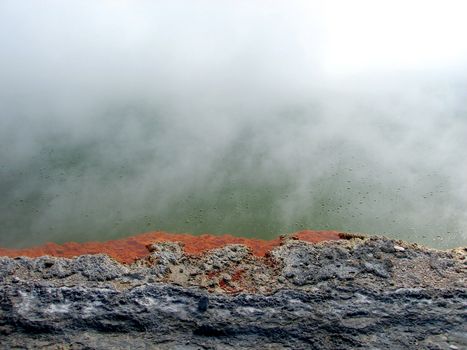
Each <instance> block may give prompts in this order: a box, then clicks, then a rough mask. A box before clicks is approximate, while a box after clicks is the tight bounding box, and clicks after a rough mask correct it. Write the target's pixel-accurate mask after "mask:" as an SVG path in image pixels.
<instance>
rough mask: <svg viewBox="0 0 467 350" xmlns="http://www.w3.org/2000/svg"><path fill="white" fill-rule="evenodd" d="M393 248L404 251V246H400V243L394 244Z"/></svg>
mask: <svg viewBox="0 0 467 350" xmlns="http://www.w3.org/2000/svg"><path fill="white" fill-rule="evenodd" d="M394 249H395V250H396V251H397V252H403V251H405V248H404V247H401V246H400V245H395V246H394Z"/></svg>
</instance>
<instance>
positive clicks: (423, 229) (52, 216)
mask: <svg viewBox="0 0 467 350" xmlns="http://www.w3.org/2000/svg"><path fill="white" fill-rule="evenodd" d="M145 125H146V124H145ZM111 130H112V131H111ZM154 130H155V129H154ZM114 132H115V129H113V128H109V129H106V131H105V132H104V133H103V134H101V135H100V138H99V141H96V140H95V139H94V140H92V139H91V140H90V141H88V142H83V140H79V142H70V140H69V139H68V138H67V137H66V136H63V135H56V136H55V137H48V138H47V139H46V140H45V139H44V140H43V141H41V145H42V147H41V148H40V149H37V150H35V151H34V152H33V155H32V156H31V157H30V158H27V159H26V160H23V161H22V162H17V161H14V160H12V161H11V163H10V165H12V164H14V167H13V166H6V165H5V164H4V165H2V166H1V167H0V171H1V177H0V178H1V187H0V191H1V193H2V198H3V200H2V202H1V203H0V221H1V223H2V225H1V234H0V245H2V246H8V247H25V246H31V245H34V244H40V243H43V242H47V241H54V242H59V243H60V242H66V241H78V242H79V241H86V240H108V239H115V238H120V237H125V236H128V235H131V234H136V233H141V232H146V231H152V230H166V231H169V232H189V233H193V234H201V233H214V234H222V233H230V234H233V235H241V236H245V237H260V238H265V239H269V238H273V237H276V236H278V235H279V234H283V233H286V232H293V231H297V230H302V229H317V230H318V229H326V230H327V229H330V230H342V231H350V232H363V233H374V234H382V235H387V236H390V237H394V238H399V239H404V240H409V241H413V242H419V243H423V244H425V245H428V246H432V247H438V248H447V247H454V246H459V245H466V244H467V238H466V236H465V234H464V233H463V232H465V227H464V226H463V225H464V224H465V223H463V221H462V218H463V216H462V212H461V210H460V209H462V208H463V203H462V202H460V201H459V199H458V198H456V197H455V196H454V195H453V193H454V192H455V191H454V192H453V189H452V188H450V187H449V184H450V181H449V180H450V179H449V178H447V177H446V175H445V174H440V173H437V172H436V171H432V172H427V171H426V169H423V171H417V169H413V173H412V174H411V176H410V178H408V177H407V173H406V172H403V173H402V175H401V174H399V173H398V172H397V168H392V167H391V166H385V165H384V164H382V163H381V162H380V160H378V159H375V158H372V157H369V156H366V155H365V152H364V150H362V149H360V148H359V147H357V146H355V145H354V144H351V143H346V142H341V143H336V142H335V141H327V142H320V143H319V144H310V145H308V147H309V150H305V151H304V152H303V153H302V154H298V155H296V158H293V157H292V158H291V159H289V157H286V158H287V159H288V161H287V162H285V161H283V158H281V159H282V162H280V161H279V160H277V159H275V158H274V157H275V154H276V151H277V150H275V151H272V150H271V149H270V148H271V145H270V144H265V145H264V146H261V145H260V146H258V145H257V144H256V142H255V140H256V139H255V137H254V135H252V134H251V133H249V132H244V133H240V134H239V136H238V137H237V138H235V139H234V141H233V142H229V144H228V147H225V148H223V149H222V152H221V151H220V150H215V151H213V154H214V155H215V156H212V155H211V156H210V158H209V161H208V160H207V158H208V154H211V153H209V152H206V151H205V150H200V149H196V152H194V153H190V154H189V156H186V157H185V156H183V154H184V152H187V150H188V149H189V145H182V147H181V148H180V150H179V151H178V152H181V153H176V152H172V153H171V154H170V155H169V156H168V155H167V154H166V153H165V152H164V151H165V150H166V149H167V148H164V147H159V148H158V145H157V144H150V145H149V146H148V147H145V146H144V142H143V143H138V145H136V146H133V147H132V148H131V149H129V150H127V151H125V147H123V146H122V145H125V144H127V143H126V139H125V137H123V139H122V138H120V137H116V138H115V134H114ZM155 133H156V132H155ZM112 140H113V141H112ZM104 141H105V142H104ZM114 141H115V143H113V142H114ZM277 141H278V142H279V143H278V145H280V144H282V143H284V142H287V141H286V140H285V139H280V138H279V139H277ZM145 142H146V141H145ZM180 142H183V140H182V141H180ZM184 142H188V141H184ZM103 144H107V145H108V148H102V147H103ZM162 144H163V145H164V146H166V147H169V145H170V142H168V141H167V140H165V141H164V142H163V143H162ZM117 145H120V146H117ZM266 145H267V147H266ZM146 146H147V145H146ZM109 149H110V150H111V152H110V151H109ZM292 154H295V153H293V152H292ZM184 162H188V165H186V166H184V165H183V163H184Z"/></svg>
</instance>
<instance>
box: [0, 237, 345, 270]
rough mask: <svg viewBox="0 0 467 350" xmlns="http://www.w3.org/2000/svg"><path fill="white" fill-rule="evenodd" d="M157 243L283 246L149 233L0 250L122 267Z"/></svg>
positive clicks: (194, 250) (195, 247)
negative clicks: (102, 258) (87, 257)
mask: <svg viewBox="0 0 467 350" xmlns="http://www.w3.org/2000/svg"><path fill="white" fill-rule="evenodd" d="M340 234H341V233H340V232H337V231H311V230H305V231H299V232H296V233H294V234H293V235H292V236H293V237H296V238H298V239H300V240H303V241H306V242H311V243H317V242H321V241H329V240H337V239H340V238H341V236H340ZM156 242H181V243H183V244H184V249H185V252H186V253H188V254H195V255H196V254H200V253H202V252H204V251H206V250H210V249H213V248H219V247H222V246H224V245H226V244H244V245H246V246H248V247H249V248H251V250H252V251H253V253H254V254H255V255H257V256H264V255H265V254H266V253H267V252H268V251H270V250H271V249H272V248H274V247H276V246H278V245H279V244H280V238H276V239H272V240H263V239H254V238H243V237H234V236H231V235H222V236H215V235H208V234H204V235H201V236H193V235H190V234H175V233H168V232H162V231H157V232H148V233H142V234H139V235H135V236H131V237H128V238H122V239H117V240H112V241H107V242H84V243H76V242H69V243H64V244H61V245H60V244H57V243H46V244H44V245H41V246H36V247H31V248H24V249H9V248H1V247H0V256H10V257H16V256H28V257H31V258H35V257H38V256H43V255H51V256H57V257H66V258H71V257H74V256H78V255H83V254H98V253H104V254H108V255H109V256H111V257H113V258H114V259H115V260H117V261H120V262H122V263H126V264H129V263H132V262H133V261H135V260H136V259H140V258H142V257H144V256H146V255H147V254H148V249H147V247H146V246H147V245H149V244H152V243H156Z"/></svg>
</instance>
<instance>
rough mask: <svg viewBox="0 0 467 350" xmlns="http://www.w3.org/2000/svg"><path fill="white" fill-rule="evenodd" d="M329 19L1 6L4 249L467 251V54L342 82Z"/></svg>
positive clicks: (86, 4) (229, 11) (284, 9)
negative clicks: (377, 243) (201, 246)
mask: <svg viewBox="0 0 467 350" xmlns="http://www.w3.org/2000/svg"><path fill="white" fill-rule="evenodd" d="M323 13H324V12H323V8H322V3H320V2H316V3H311V5H310V2H309V1H292V2H290V1H286V2H283V1H281V2H279V1H260V0H256V1H227V0H225V1H224V0H220V1H208V0H205V1H165V2H163V1H117V0H114V1H110V0H108V1H103V0H101V1H95V0H93V1H67V2H62V1H42V2H40V4H39V2H37V1H16V0H15V1H9V0H2V1H0V50H1V52H2V53H1V55H0V194H1V198H2V200H1V202H0V223H1V226H0V245H7V246H24V245H31V244H33V243H39V242H45V241H50V240H54V241H59V242H60V241H68V240H86V239H96V240H101V239H109V238H116V237H119V236H122V235H128V234H131V233H137V232H142V231H149V230H155V229H165V230H169V231H181V232H197V233H200V232H208V231H209V232H211V233H233V234H242V235H245V236H248V235H255V236H260V237H268V236H271V235H277V234H280V233H284V232H287V231H294V230H298V229H302V228H314V229H337V230H348V231H360V232H369V233H380V234H387V235H391V236H393V237H397V238H403V239H408V240H412V241H420V242H424V243H426V244H430V245H433V246H441V247H447V246H456V245H461V244H466V242H467V234H466V232H467V183H466V179H467V162H466V154H467V153H466V151H467V137H466V135H467V104H466V103H465V101H466V97H467V96H466V92H467V80H466V65H465V64H463V63H462V59H464V62H467V61H465V58H467V55H463V54H464V53H465V52H463V53H462V55H460V56H459V54H458V55H457V56H456V57H457V58H458V60H455V61H452V62H451V61H443V62H435V63H436V64H432V65H430V66H427V67H425V66H424V65H423V62H422V61H416V62H415V63H416V64H415V65H414V66H407V67H404V66H403V64H402V65H401V66H397V67H392V66H391V64H390V62H389V64H388V65H386V66H382V67H378V66H372V69H371V70H367V71H362V70H356V71H355V72H352V71H351V70H350V71H346V72H343V73H342V74H339V72H337V68H336V70H333V67H330V66H329V65H328V64H329V62H332V61H333V60H332V59H331V58H330V57H329V55H328V54H329V50H328V44H329V43H328V42H327V41H326V40H327V38H328V37H327V29H326V28H327V24H326V23H327V22H326V18H325V17H323ZM349 16H350V15H349ZM394 25H395V26H396V24H394ZM368 30H369V31H370V30H371V28H368ZM386 39H387V38H386ZM386 39H384V40H386ZM444 39H445V40H449V39H450V38H443V39H442V40H444ZM451 39H452V38H451ZM437 42H440V41H437ZM376 44H377V45H376ZM375 45H376V47H377V48H384V47H385V42H384V41H383V42H382V43H381V42H379V43H375ZM414 45H416V43H414ZM359 48H360V46H357V47H356V48H354V49H355V50H359ZM368 49H369V50H370V51H369V52H372V51H371V47H370V48H368ZM352 50H353V49H352V48H351V47H350V49H349V51H348V52H347V53H348V54H349V57H350V56H352V55H353V56H352V57H355V52H353V51H352ZM357 53H358V52H357ZM388 53H389V51H388ZM373 54H375V53H374V52H373ZM403 55H404V53H402V54H401V56H398V57H404V56H403ZM362 57H363V56H362ZM440 57H444V56H440ZM338 58H339V59H340V60H341V61H343V62H345V59H342V57H338ZM395 62H396V63H397V62H399V63H400V60H399V61H397V60H395Z"/></svg>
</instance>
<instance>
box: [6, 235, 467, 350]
mask: <svg viewBox="0 0 467 350" xmlns="http://www.w3.org/2000/svg"><path fill="white" fill-rule="evenodd" d="M395 245H398V246H401V247H403V248H404V251H397V250H395V249H394V246H395ZM390 247H392V249H390ZM151 250H152V251H151V254H150V255H149V256H148V257H147V258H145V259H142V260H140V261H137V262H136V263H135V264H133V265H121V264H119V263H118V262H116V261H114V260H112V259H111V258H109V257H107V256H105V255H93V256H91V255H86V256H80V257H78V258H76V259H61V258H51V257H42V258H37V259H28V258H17V259H11V258H0V277H1V279H0V344H1V345H0V348H5V349H9V348H26V349H28V348H30V349H36V348H44V349H251V348H254V349H352V348H368V349H413V348H421V349H425V348H426V349H446V348H451V349H455V348H458V349H462V348H466V347H467V336H466V334H467V328H466V324H467V322H466V321H467V313H466V311H465V310H466V309H467V308H466V306H467V288H466V284H465V277H466V276H465V269H463V266H464V264H465V251H464V252H463V251H461V250H456V251H452V252H447V253H446V252H438V251H432V250H427V249H423V248H421V247H415V246H410V245H409V244H405V243H403V242H394V241H391V240H387V239H383V238H369V239H353V240H350V241H345V240H344V241H339V242H327V243H323V244H316V245H311V244H308V243H305V242H300V241H293V240H292V241H288V242H285V243H284V245H282V246H280V247H278V248H276V249H274V250H273V251H272V252H271V253H270V254H269V255H268V256H267V257H264V258H258V257H254V256H253V255H252V254H251V252H250V251H249V250H248V249H247V248H245V247H243V246H238V245H232V246H226V247H224V248H219V249H216V250H213V251H211V252H207V253H206V254H204V255H201V256H198V257H194V256H188V255H185V254H184V252H183V249H182V247H181V246H180V245H178V244H173V243H171V244H167V243H162V244H156V245H154V246H152V247H151ZM401 254H402V255H401ZM215 266H217V267H215ZM438 270H439V271H441V270H442V274H441V273H439V272H438ZM154 271H159V272H158V273H157V274H154Z"/></svg>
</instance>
